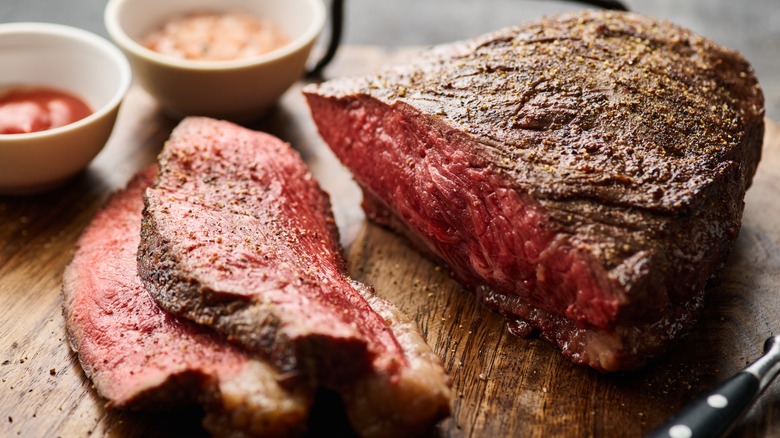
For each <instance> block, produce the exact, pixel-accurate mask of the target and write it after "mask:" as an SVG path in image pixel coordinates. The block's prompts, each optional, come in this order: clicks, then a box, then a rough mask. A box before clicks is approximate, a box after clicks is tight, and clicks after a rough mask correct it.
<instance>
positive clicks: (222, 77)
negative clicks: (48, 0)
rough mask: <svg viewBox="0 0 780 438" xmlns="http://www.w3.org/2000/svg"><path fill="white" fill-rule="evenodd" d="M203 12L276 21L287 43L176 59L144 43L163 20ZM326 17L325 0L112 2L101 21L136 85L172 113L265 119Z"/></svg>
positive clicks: (295, 75)
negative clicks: (246, 53)
mask: <svg viewBox="0 0 780 438" xmlns="http://www.w3.org/2000/svg"><path fill="white" fill-rule="evenodd" d="M203 11H206V12H232V11H238V12H242V13H246V14H249V15H252V16H255V17H257V18H258V19H262V20H269V21H272V22H274V23H275V24H276V25H278V26H279V27H280V28H281V29H282V30H283V31H284V32H285V33H286V34H287V35H288V36H289V38H290V41H289V42H288V43H287V44H285V45H284V46H282V47H280V48H278V49H276V50H273V51H271V52H268V53H266V54H263V55H259V56H254V57H250V58H244V59H237V60H230V61H196V60H188V59H179V58H175V57H172V56H167V55H163V54H160V53H157V52H155V51H153V50H151V49H148V48H146V47H144V46H143V45H142V44H141V42H140V41H142V40H143V38H144V37H146V36H147V35H149V34H150V33H151V32H153V31H155V30H157V29H160V28H161V27H162V26H163V24H164V23H165V22H166V21H168V20H171V19H173V18H176V17H181V16H184V15H187V14H190V13H194V12H203ZM325 15H326V14H325V6H324V5H323V3H322V0H221V1H218V2H217V1H214V0H109V2H108V4H107V5H106V10H105V17H104V18H105V25H106V29H107V30H108V33H109V35H110V36H111V38H112V39H113V40H114V41H115V42H116V44H117V45H118V46H119V47H120V48H121V49H122V50H123V51H124V52H125V53H126V54H127V56H128V59H129V60H130V64H131V65H132V67H133V72H134V74H135V78H136V80H137V81H138V83H139V84H140V85H141V86H142V87H143V88H144V89H145V90H146V91H147V92H149V94H151V95H152V96H153V97H154V98H156V99H157V101H158V102H159V103H160V105H161V106H162V108H163V110H164V111H166V112H167V113H168V114H169V115H171V116H173V117H175V118H180V117H183V116H188V115H199V116H209V117H215V118H222V119H228V120H233V121H237V122H242V121H244V122H245V121H250V120H253V119H258V118H260V117H261V116H263V115H264V113H266V112H267V111H268V109H269V108H270V107H271V106H272V105H273V104H274V103H275V102H276V101H277V100H278V99H279V97H280V96H281V95H282V94H283V93H284V92H285V90H287V89H288V88H289V87H290V86H291V85H292V84H293V83H295V81H297V80H299V79H300V78H301V77H302V76H303V73H304V70H305V66H306V60H307V58H308V56H309V52H310V50H311V47H312V45H313V43H314V41H315V39H316V38H317V36H318V35H319V34H320V32H321V31H322V27H323V26H324V23H325Z"/></svg>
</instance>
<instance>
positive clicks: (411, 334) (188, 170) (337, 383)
mask: <svg viewBox="0 0 780 438" xmlns="http://www.w3.org/2000/svg"><path fill="white" fill-rule="evenodd" d="M159 160H160V163H159V165H160V171H159V174H158V175H157V178H156V180H155V183H154V185H153V187H151V188H149V189H148V190H147V191H146V194H145V207H144V211H143V221H142V228H141V240H140V244H139V251H138V272H139V275H140V277H141V279H142V281H143V283H144V285H145V286H146V288H147V289H148V291H149V293H150V294H151V296H152V297H153V298H154V300H155V301H156V302H157V303H158V304H159V305H160V306H161V307H162V308H163V309H165V310H167V311H169V312H171V313H173V314H176V315H179V316H182V317H186V318H188V319H191V320H193V321H195V322H197V323H199V324H203V325H206V326H209V327H213V328H214V329H216V330H217V331H218V332H220V333H223V334H224V335H226V336H227V337H228V339H229V340H230V341H233V342H236V343H238V344H240V345H242V346H243V347H244V348H246V349H248V350H250V351H253V352H257V353H258V354H261V355H262V356H263V357H265V358H268V359H269V360H270V361H271V362H272V363H273V365H274V366H275V367H276V368H277V369H278V370H279V371H280V372H283V373H284V374H285V376H286V377H287V378H288V379H290V380H297V381H299V382H301V383H302V384H304V385H306V386H309V387H313V388H316V387H326V388H330V389H332V390H335V391H338V392H339V393H340V394H341V396H342V398H343V400H344V402H345V404H346V407H347V413H348V415H349V416H350V420H351V422H352V424H353V426H354V427H355V428H356V430H357V432H358V433H359V434H361V435H365V436H397V435H399V434H409V433H413V432H415V431H418V430H424V429H426V428H428V427H430V425H431V424H433V423H434V422H435V421H436V420H438V419H440V418H441V417H442V416H444V415H446V414H447V413H448V412H449V388H448V384H447V378H446V376H445V374H444V371H443V369H442V367H441V363H440V361H439V359H438V358H437V357H436V356H435V355H434V354H433V352H432V351H431V349H430V348H429V347H428V346H427V345H426V344H425V341H424V340H423V338H422V336H421V335H420V334H419V332H418V330H417V328H416V326H415V325H414V324H413V323H412V322H411V321H410V320H409V319H408V318H407V317H405V316H403V315H402V314H401V313H400V312H399V311H398V310H397V309H395V308H394V307H393V306H392V305H391V304H390V303H388V302H386V301H384V300H381V299H379V298H377V297H375V296H374V295H373V292H372V291H371V290H370V289H369V288H368V287H367V286H365V285H362V284H359V283H357V282H355V281H353V280H352V279H351V278H349V276H348V275H347V273H346V266H345V263H344V261H343V259H342V257H341V253H340V247H339V243H338V242H339V240H338V230H337V228H336V226H335V223H334V219H333V216H332V214H331V209H330V202H329V199H328V196H327V194H325V192H323V191H322V190H321V189H320V187H319V185H318V184H317V182H316V181H315V180H314V178H313V177H312V175H311V174H310V173H309V171H308V170H307V168H306V166H305V164H304V162H303V161H302V160H301V158H300V156H299V155H298V154H297V153H296V152H295V151H294V150H293V149H292V148H291V147H290V145H288V144H285V143H284V142H282V141H281V140H279V139H277V138H275V137H273V136H270V135H268V134H264V133H260V132H255V131H250V130H248V129H245V128H242V127H239V126H237V125H234V124H231V123H228V122H222V121H216V120H212V119H206V118H188V119H185V120H184V121H182V122H181V123H180V124H179V126H177V127H176V129H175V130H174V131H173V133H172V134H171V137H170V139H169V140H168V142H167V143H166V145H165V147H164V148H163V151H162V153H161V154H160V157H159Z"/></svg>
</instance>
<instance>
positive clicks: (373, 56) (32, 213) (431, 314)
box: [0, 47, 780, 437]
mask: <svg viewBox="0 0 780 438" xmlns="http://www.w3.org/2000/svg"><path fill="white" fill-rule="evenodd" d="M395 55H396V54H393V53H389V52H387V51H384V50H381V49H378V48H367V47H347V48H344V49H343V50H342V51H341V52H340V55H339V57H338V58H337V62H336V64H335V65H333V66H332V67H331V68H330V69H329V70H328V75H329V76H336V75H341V74H345V73H358V72H362V71H365V70H368V69H370V68H373V67H375V66H377V64H379V63H381V62H384V61H387V60H388V59H390V58H391V57H393V56H395ZM767 123H768V126H767V133H766V137H765V142H764V143H765V144H764V157H763V159H762V162H761V165H760V166H759V170H758V175H757V176H756V179H755V180H754V184H753V187H752V188H751V189H750V191H749V192H748V196H747V199H746V208H745V216H744V222H743V228H742V232H741V235H740V238H739V240H738V241H737V244H736V247H735V249H734V251H733V253H732V255H731V257H730V258H729V260H728V262H727V263H726V267H725V269H724V271H723V274H722V278H721V279H720V281H719V282H717V283H716V284H715V285H714V286H712V287H711V289H710V290H709V291H708V294H707V299H706V305H705V306H706V307H705V311H704V314H703V317H702V318H701V320H700V322H699V323H698V324H697V325H696V326H695V328H694V330H693V331H692V333H690V335H689V336H688V337H686V338H685V339H684V340H682V341H681V342H679V343H677V344H676V345H674V346H673V348H672V349H671V350H670V351H669V353H668V354H667V355H666V356H664V357H663V358H661V359H660V360H658V361H656V362H655V363H653V364H651V365H650V366H648V367H647V368H645V369H643V370H641V371H637V372H632V373H625V374H613V375H604V374H599V373H597V372H595V371H593V370H591V369H587V368H583V367H580V366H576V365H573V364H572V363H570V362H569V361H568V360H567V359H565V358H563V356H562V355H561V354H560V353H559V352H558V350H557V349H555V348H554V347H552V346H551V345H549V344H547V343H546V342H544V341H541V340H538V339H530V340H529V339H520V338H516V337H513V336H511V335H509V334H508V333H507V331H506V330H505V329H504V326H503V321H502V319H501V318H500V317H499V316H497V315H496V314H493V313H491V312H490V311H488V310H486V309H485V308H483V307H482V306H480V305H479V304H478V303H477V302H476V301H475V300H474V299H473V298H472V297H471V296H470V295H469V294H468V293H467V292H465V291H464V290H462V289H461V288H460V287H459V286H458V284H457V283H455V282H454V281H452V280H451V279H450V278H448V276H447V275H446V273H445V271H444V270H443V269H440V268H438V267H437V266H435V265H434V264H432V263H430V262H429V261H428V260H426V259H424V258H422V257H421V256H420V255H419V254H417V253H416V252H415V251H413V250H412V249H410V248H409V247H408V246H407V245H406V244H405V243H404V242H403V241H402V240H400V239H399V238H397V237H396V236H394V235H392V234H391V233H389V232H387V231H385V230H383V229H381V228H379V227H377V226H375V225H373V224H371V223H367V222H366V221H365V220H364V217H363V214H362V212H361V210H360V200H361V198H360V192H359V190H358V189H357V187H356V186H355V185H354V183H353V182H352V181H351V178H350V176H349V173H348V172H347V171H346V170H344V168H342V167H341V166H340V164H339V163H338V162H337V161H336V159H335V158H334V157H333V155H332V154H331V153H330V151H329V150H328V149H327V147H326V146H325V145H324V144H323V143H322V141H321V140H320V139H319V137H318V135H317V133H316V130H315V128H314V125H313V123H312V122H311V120H310V117H309V113H308V109H307V108H306V106H305V103H304V101H303V98H302V97H301V96H300V93H299V86H298V87H296V88H295V89H293V90H291V91H290V92H289V93H288V94H287V95H285V97H284V98H283V100H282V102H281V103H280V105H279V107H278V108H277V109H276V110H275V111H274V112H273V113H272V114H271V115H270V116H269V118H268V119H266V120H264V121H263V122H261V123H259V124H257V125H255V126H254V127H255V128H257V129H262V130H266V131H269V132H271V133H274V134H276V135H278V136H279V137H281V138H283V139H285V140H287V141H289V142H291V143H292V145H293V146H294V147H295V148H296V149H297V150H298V151H299V152H300V153H301V154H302V155H303V157H304V159H305V160H306V161H307V162H308V163H309V165H310V166H311V168H312V171H313V172H314V174H315V175H316V176H317V177H318V179H319V180H320V182H321V184H322V186H323V187H324V188H325V190H326V191H328V192H329V193H330V194H331V198H332V202H333V204H334V212H335V215H336V220H337V222H338V224H339V228H340V231H341V233H342V243H343V244H344V247H345V251H346V255H347V258H348V261H349V267H350V271H351V273H352V275H353V276H354V277H355V278H357V279H358V280H361V281H364V282H367V283H371V284H373V285H374V286H375V287H376V290H377V292H378V293H379V294H380V295H382V296H384V297H386V298H389V299H390V300H391V301H393V302H394V303H396V304H397V305H398V306H399V307H401V308H402V309H403V310H404V311H406V312H408V313H409V314H411V315H413V316H414V319H415V320H416V321H417V323H418V324H419V326H420V329H421V330H422V332H423V334H424V335H425V337H426V339H427V340H428V342H429V343H430V344H431V346H432V347H433V348H434V350H435V351H436V353H437V354H438V355H439V356H440V357H441V358H442V361H443V363H444V365H445V368H446V369H447V371H448V372H449V374H450V376H451V379H452V387H453V394H454V399H453V415H452V417H451V418H449V419H447V420H445V421H443V422H442V423H441V424H440V425H439V427H438V428H437V429H436V430H435V431H432V433H431V434H432V435H433V436H451V437H461V436H478V437H483V436H484V437H499V436H522V437H548V436H571V437H588V436H596V437H623V436H641V435H642V434H644V433H646V432H648V431H650V430H651V429H652V428H653V427H654V426H656V425H657V424H659V423H661V422H662V421H663V420H664V419H665V418H666V417H667V416H668V415H670V414H672V413H674V412H675V411H676V410H677V409H679V408H680V407H681V406H682V405H683V404H684V403H685V402H686V401H688V400H690V399H692V398H693V397H695V396H696V395H697V394H698V393H699V392H701V391H703V390H705V389H707V388H709V387H711V386H712V385H714V384H715V383H717V382H719V381H721V380H723V379H725V378H726V377H728V376H730V375H731V374H733V373H735V372H737V371H738V370H739V369H741V368H742V367H744V366H745V365H746V364H747V363H749V362H751V361H752V360H754V359H755V358H757V357H758V356H759V355H760V354H761V350H762V345H763V341H764V339H766V338H767V337H769V336H770V335H771V334H772V333H773V332H775V331H780V291H779V290H780V129H778V127H777V125H775V124H774V123H772V122H769V121H768V122H767ZM174 125H175V122H173V121H171V120H168V119H167V118H165V117H164V116H163V115H162V114H161V113H160V111H159V109H158V108H157V106H156V104H155V102H154V101H153V100H152V99H151V98H150V97H149V96H148V95H147V94H146V93H145V92H143V91H142V90H140V89H139V88H133V89H132V90H131V92H130V93H129V95H128V96H127V100H126V102H125V104H124V106H123V108H122V111H121V113H120V117H119V121H118V124H117V127H116V130H115V132H114V135H113V136H112V138H111V140H110V141H109V143H108V145H107V146H106V149H105V150H104V151H103V152H102V153H101V154H100V155H99V156H98V157H97V159H96V160H95V161H93V163H92V165H91V166H90V167H89V169H88V170H87V171H86V172H83V173H82V174H80V175H78V176H77V177H76V178H75V179H74V180H73V181H71V182H69V183H68V184H67V185H65V186H64V187H62V188H60V189H57V190H55V191H52V192H49V193H45V194H41V195H36V196H29V197H17V198H14V197H0V393H2V397H0V437H13V436H24V437H28V436H29V437H43V436H46V437H55V436H63V437H84V436H114V437H126V436H127V437H142V436H143V437H149V436H200V435H203V434H204V432H203V431H202V430H201V429H200V427H199V415H200V414H199V412H198V411H197V410H193V409H189V410H181V411H176V412H173V413H153V414H149V413H138V412H115V411H109V410H106V409H104V408H103V404H104V400H101V399H100V398H99V397H98V396H97V395H96V394H95V391H94V390H93V389H92V388H91V383H90V382H89V380H88V379H86V377H85V376H84V373H83V372H82V370H81V368H80V366H79V364H78V360H77V358H76V357H75V355H74V354H73V353H71V351H70V348H69V347H68V345H67V343H66V340H65V331H64V321H63V319H62V316H61V309H60V306H61V304H60V296H59V290H60V284H61V275H62V271H63V269H64V267H65V265H66V264H67V263H68V261H69V260H70V257H71V255H72V251H73V248H74V243H75V241H76V239H77V238H78V236H79V234H80V233H81V231H82V230H83V229H84V227H85V226H86V225H87V224H88V223H89V220H90V219H91V217H92V215H93V214H94V213H95V211H96V210H97V209H98V208H99V207H100V206H101V205H102V203H103V202H104V201H105V199H106V197H107V196H108V194H109V193H110V192H112V191H113V190H115V189H117V188H119V187H121V186H123V185H124V184H125V182H126V181H127V180H128V179H129V178H130V176H131V175H132V174H133V173H134V172H135V171H136V170H137V169H139V168H141V167H142V166H144V165H146V164H148V163H151V162H152V161H154V158H155V156H156V154H157V152H158V151H159V150H160V148H161V146H162V144H163V141H164V140H165V138H167V136H168V134H169V133H170V130H171V129H172V128H173V126H174ZM317 432H318V431H313V434H312V435H314V436H317V435H321V434H317ZM733 434H734V435H735V436H746V437H763V436H780V383H778V384H777V385H776V386H775V387H774V388H770V389H769V390H768V391H767V393H765V394H764V395H763V396H762V398H761V399H760V401H759V403H758V404H757V405H756V406H755V407H754V408H753V409H752V410H751V411H750V412H749V413H748V414H747V416H746V417H745V419H744V420H743V421H742V423H740V425H739V426H738V427H737V428H736V429H735V430H734V432H733Z"/></svg>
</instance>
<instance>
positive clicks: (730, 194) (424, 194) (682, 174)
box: [304, 11, 764, 371]
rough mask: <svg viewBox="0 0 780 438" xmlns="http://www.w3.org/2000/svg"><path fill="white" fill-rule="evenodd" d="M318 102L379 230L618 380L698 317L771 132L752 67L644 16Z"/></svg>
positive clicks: (517, 328)
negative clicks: (392, 232)
mask: <svg viewBox="0 0 780 438" xmlns="http://www.w3.org/2000/svg"><path fill="white" fill-rule="evenodd" d="M304 93H305V95H306V97H307V99H308V103H309V106H310V108H311V112H312V115H313V118H314V120H315V122H316V124H317V127H318V129H319V132H320V134H321V136H322V137H323V138H324V139H325V141H326V142H327V143H328V144H329V145H330V147H331V148H332V149H333V151H334V152H335V153H336V155H337V156H338V157H339V159H340V160H341V161H342V162H343V163H344V164H345V165H346V166H347V167H348V168H349V169H350V170H351V171H352V173H353V174H354V177H355V179H356V181H357V182H358V184H360V186H361V187H362V188H363V192H364V209H365V210H366V212H367V214H368V215H369V217H371V218H372V219H374V220H375V221H377V222H379V223H381V224H385V225H388V226H390V227H392V228H394V229H396V230H397V231H399V232H400V233H403V234H404V235H406V236H407V237H408V238H409V239H410V240H411V241H412V242H414V243H416V244H417V246H419V247H420V248H422V249H423V250H424V251H426V252H428V253H431V254H432V255H434V256H435V257H437V258H438V259H440V260H441V261H442V262H443V263H445V264H446V265H447V266H449V268H451V270H452V272H453V274H454V276H455V277H457V278H458V279H459V280H460V281H462V282H463V283H464V284H466V285H467V286H468V287H470V288H471V289H473V290H474V291H475V293H476V294H477V296H478V297H479V298H480V299H481V300H482V301H483V302H484V303H485V304H486V305H487V306H489V307H490V308H492V309H495V310H497V311H499V312H500V313H502V314H503V315H504V316H505V317H506V320H507V324H508V326H509V328H510V330H511V331H512V332H514V333H517V334H523V335H527V334H530V333H531V332H533V331H538V332H540V333H541V336H542V337H544V338H545V339H548V340H550V341H551V342H553V343H555V344H557V346H558V347H559V348H560V349H561V350H562V351H563V353H564V354H565V355H567V356H569V357H570V358H571V359H572V360H573V361H575V362H577V363H581V364H587V365H590V366H591V367H594V368H597V369H600V370H605V371H617V370H624V369H630V368H635V367H638V366H640V365H642V364H643V363H645V362H646V361H647V360H648V359H649V358H651V357H653V356H655V355H657V354H658V353H659V352H661V351H662V350H663V349H664V348H665V346H666V345H667V344H668V343H669V341H671V340H673V339H676V338H679V337H680V336H681V335H682V334H683V333H684V332H685V331H686V330H687V329H689V328H690V326H691V324H692V322H693V321H694V320H695V319H696V317H697V314H698V312H699V310H700V307H701V304H702V298H703V289H704V286H705V282H706V281H707V280H708V279H709V278H710V277H712V276H713V274H714V273H715V272H716V271H717V269H718V267H719V265H721V264H722V263H723V261H724V259H725V257H726V255H727V253H728V252H729V249H730V247H731V246H732V243H733V242H734V240H735V239H736V237H737V235H738V232H739V228H740V223H741V215H742V211H743V205H744V204H743V198H744V194H745V190H746V189H747V187H748V186H749V185H750V181H751V178H752V176H753V174H754V172H755V170H756V166H757V164H758V161H759V158H760V151H761V142H762V136H763V129H764V127H763V115H764V105H763V94H762V91H761V88H760V87H759V85H758V83H757V80H756V77H755V75H754V72H753V70H752V69H751V67H750V65H749V64H748V63H747V62H746V61H745V59H743V57H741V56H740V55H739V54H737V53H735V52H733V51H731V50H728V49H725V48H723V47H720V46H718V45H716V44H715V43H713V42H712V41H710V40H707V39H705V38H702V37H700V36H697V35H695V34H693V33H692V32H690V31H688V30H686V29H683V28H680V27H678V26H675V25H673V24H670V23H668V22H665V21H660V20H655V19H652V18H647V17H643V16H640V15H636V14H631V13H618V12H603V11H585V12H579V13H572V14H568V15H562V16H555V17H550V18H543V19H540V20H537V21H532V22H529V23H527V24H524V25H521V26H519V27H514V28H509V29H505V30H501V31H497V32H494V33H491V34H488V35H485V36H482V37H478V38H475V39H472V40H469V41H465V42H458V43H453V44H448V45H444V46H440V47H435V48H433V49H431V50H429V51H427V52H425V53H423V54H421V55H419V56H417V57H415V58H414V59H411V60H409V61H408V62H405V63H403V64H401V65H396V66H390V67H387V68H386V69H384V70H382V71H380V72H378V73H376V74H371V75H366V76H362V77H355V78H341V79H336V80H331V81H328V82H325V83H323V84H319V85H310V86H308V87H307V88H305V89H304Z"/></svg>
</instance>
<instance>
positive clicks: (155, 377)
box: [62, 167, 311, 437]
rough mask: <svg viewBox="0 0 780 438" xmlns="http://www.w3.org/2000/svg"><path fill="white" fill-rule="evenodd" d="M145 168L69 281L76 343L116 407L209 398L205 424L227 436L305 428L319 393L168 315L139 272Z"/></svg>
mask: <svg viewBox="0 0 780 438" xmlns="http://www.w3.org/2000/svg"><path fill="white" fill-rule="evenodd" d="M155 171H156V167H151V168H148V169H145V170H143V171H141V172H140V173H139V174H138V175H137V176H136V177H135V178H134V179H133V180H132V181H131V182H130V183H129V185H128V187H127V188H126V189H125V190H122V191H119V192H117V193H116V194H115V195H114V196H113V197H112V198H111V199H110V200H109V202H108V203H107V204H106V206H105V207H104V208H103V209H102V210H101V211H100V212H98V213H97V215H96V216H95V218H94V220H93V221H92V223H91V224H90V225H89V227H88V228H87V229H86V230H85V231H84V233H83V235H82V236H81V238H80V239H79V241H78V244H77V250H76V252H75V254H74V257H73V261H72V262H71V263H70V265H68V267H67V268H66V270H65V274H64V278H63V280H64V281H63V288H62V294H63V305H64V306H63V313H64V316H65V321H66V327H67V332H68V339H69V341H70V344H71V347H72V348H73V350H74V351H75V352H77V353H78V357H79V361H80V362H81V366H82V368H83V369H84V372H85V373H86V375H87V376H88V377H90V378H91V379H92V381H93V382H94V384H95V387H96V389H97V391H98V393H99V394H100V395H101V396H102V397H104V398H106V399H107V400H108V403H107V405H108V406H109V407H112V408H163V407H169V406H173V405H182V404H191V403H201V404H203V405H204V408H205V410H206V417H205V418H204V426H205V427H206V428H207V429H208V430H209V431H210V432H211V433H213V434H215V435H221V436H228V435H230V436H269V437H271V436H288V435H298V434H300V433H301V432H303V426H304V425H305V424H306V418H307V416H308V411H309V406H310V404H311V399H310V397H309V395H308V394H306V393H304V392H302V391H299V390H295V389H288V388H287V387H284V386H282V385H281V383H284V376H283V375H281V374H279V373H278V372H276V371H275V370H274V369H273V368H272V367H271V366H269V365H268V364H267V363H265V362H263V361H260V360H258V359H255V358H252V357H251V356H250V355H249V354H247V353H246V352H245V351H244V350H242V349H240V348H238V347H235V346H232V345H230V344H228V342H227V341H226V340H225V339H224V337H223V336H221V335H219V334H217V333H216V332H214V331H213V330H211V329H209V328H206V327H201V326H198V325H196V324H195V323H193V322H191V321H187V320H184V319H180V318H177V317H174V316H172V315H169V314H167V313H165V312H163V311H162V310H161V309H160V308H159V307H158V306H157V305H156V304H155V303H154V301H153V300H152V299H151V297H150V296H149V294H148V293H147V292H146V290H145V289H144V286H143V284H142V283H141V279H140V278H139V277H138V270H137V262H136V252H137V250H138V241H139V236H140V231H141V211H142V209H143V191H144V189H145V188H146V187H148V186H149V185H151V183H152V181H153V177H154V174H155Z"/></svg>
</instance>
